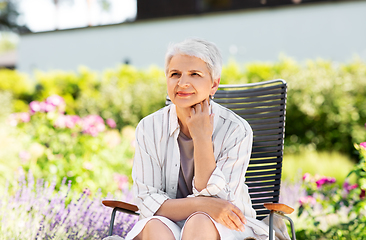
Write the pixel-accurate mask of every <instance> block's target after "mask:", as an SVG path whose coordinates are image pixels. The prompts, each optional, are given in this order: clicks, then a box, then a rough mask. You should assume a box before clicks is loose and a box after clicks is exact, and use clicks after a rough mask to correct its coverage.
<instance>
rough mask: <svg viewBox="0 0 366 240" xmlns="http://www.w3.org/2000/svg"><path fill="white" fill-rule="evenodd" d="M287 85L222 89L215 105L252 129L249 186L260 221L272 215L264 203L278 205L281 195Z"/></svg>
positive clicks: (267, 83) (276, 82)
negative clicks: (230, 112)
mask: <svg viewBox="0 0 366 240" xmlns="http://www.w3.org/2000/svg"><path fill="white" fill-rule="evenodd" d="M286 94H287V84H286V82H285V81H284V80H282V79H278V80H271V81H265V82H260V83H252V84H242V85H220V87H219V90H218V91H217V92H216V94H215V95H214V97H215V98H214V101H215V102H217V103H219V104H221V105H222V106H224V107H226V108H229V109H231V110H232V111H234V112H235V113H236V114H238V115H239V116H241V117H242V118H244V119H245V120H247V121H248V122H249V124H250V126H251V127H252V129H253V135H254V138H253V150H252V155H251V159H250V162H249V167H248V170H247V173H246V175H245V176H246V184H247V185H248V187H249V194H250V197H251V199H252V204H253V208H254V209H255V210H256V212H257V219H259V220H262V219H263V218H265V217H266V216H267V215H268V214H269V210H266V209H265V208H264V207H263V203H277V202H278V200H279V195H280V184H281V170H282V158H283V144H284V133H285V115H286Z"/></svg>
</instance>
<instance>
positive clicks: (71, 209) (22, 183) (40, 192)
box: [0, 170, 137, 240]
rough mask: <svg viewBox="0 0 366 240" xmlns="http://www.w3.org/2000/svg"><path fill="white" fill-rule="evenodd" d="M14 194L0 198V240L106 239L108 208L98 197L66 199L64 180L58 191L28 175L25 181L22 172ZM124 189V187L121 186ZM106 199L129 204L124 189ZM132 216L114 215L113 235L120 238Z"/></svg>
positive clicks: (67, 193) (129, 225) (6, 194)
mask: <svg viewBox="0 0 366 240" xmlns="http://www.w3.org/2000/svg"><path fill="white" fill-rule="evenodd" d="M21 172H22V174H21V178H20V179H19V181H18V185H17V188H18V189H17V191H16V193H15V194H14V195H11V194H10V193H9V192H8V191H5V192H4V194H2V195H0V239H17V240H22V239H24V240H28V239H78V240H79V239H102V238H104V237H106V236H107V234H108V228H109V221H110V216H111V209H110V208H107V207H104V206H102V204H101V201H102V194H101V193H100V192H99V193H97V194H94V197H90V196H88V192H87V191H84V192H83V193H81V194H80V195H77V194H75V195H73V196H70V188H71V183H70V182H69V183H67V184H66V179H64V181H63V182H62V183H61V186H60V190H56V189H55V185H56V182H55V181H52V182H50V183H49V182H45V181H43V180H42V179H39V180H37V181H35V180H34V178H33V175H32V173H29V174H28V181H26V180H25V177H26V176H25V173H24V171H22V170H21ZM125 187H126V186H125ZM107 198H109V199H113V198H115V199H117V198H118V199H121V200H123V201H127V202H129V201H131V200H132V196H131V193H130V191H129V189H128V188H124V189H122V194H121V193H119V194H117V195H116V196H113V195H110V194H109V195H108V196H107ZM136 219H137V218H136V217H135V216H132V215H128V214H124V213H118V214H116V220H115V227H114V231H113V234H116V235H119V236H122V237H124V236H125V234H126V232H128V231H129V230H130V229H131V228H132V227H133V225H134V223H135V221H136Z"/></svg>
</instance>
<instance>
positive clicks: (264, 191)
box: [103, 79, 296, 240]
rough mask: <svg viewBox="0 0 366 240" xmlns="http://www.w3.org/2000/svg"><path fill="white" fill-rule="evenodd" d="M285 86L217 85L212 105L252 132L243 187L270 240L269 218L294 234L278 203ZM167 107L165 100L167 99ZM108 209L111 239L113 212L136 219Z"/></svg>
mask: <svg viewBox="0 0 366 240" xmlns="http://www.w3.org/2000/svg"><path fill="white" fill-rule="evenodd" d="M286 94H287V84H286V82H285V81H284V80H282V79H278V80H271V81H264V82H259V83H249V84H241V85H220V86H219V90H218V91H217V92H216V94H215V95H214V101H215V102H217V103H219V104H221V105H222V106H224V107H227V108H229V109H231V110H232V111H234V112H235V113H236V114H238V115H239V116H241V117H243V118H244V119H245V120H247V121H248V122H249V124H250V126H251V127H252V129H253V135H254V138H253V149H252V154H251V158H250V163H249V167H248V170H247V172H246V175H245V177H246V180H245V182H246V184H247V186H248V187H249V194H250V197H251V200H252V205H253V208H254V209H255V210H256V213H257V219H258V220H262V219H263V218H265V217H266V216H268V214H269V227H270V231H269V234H270V236H269V239H270V240H273V238H274V236H273V231H272V230H273V216H274V214H276V215H278V216H279V217H281V218H284V219H286V220H288V221H289V222H290V226H291V233H292V239H293V240H295V239H296V237H295V230H294V224H293V222H292V220H291V219H290V218H289V217H287V216H285V215H284V214H290V213H292V212H293V209H292V208H290V207H288V206H286V205H285V204H281V203H278V201H279V195H280V184H281V169H282V159H283V143H284V132H285V114H286ZM167 104H169V99H167ZM103 204H104V205H105V206H107V207H112V208H113V212H112V218H111V223H110V229H109V235H112V231H113V224H114V218H115V214H116V211H120V212H125V213H129V214H136V215H138V208H137V206H135V205H132V204H128V203H124V202H121V201H114V200H104V201H103Z"/></svg>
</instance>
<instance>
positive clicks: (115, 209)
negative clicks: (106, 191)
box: [108, 208, 117, 236]
mask: <svg viewBox="0 0 366 240" xmlns="http://www.w3.org/2000/svg"><path fill="white" fill-rule="evenodd" d="M116 212H117V208H113V211H112V216H111V222H110V224H109V233H108V236H112V233H113V226H114V219H115V218H116Z"/></svg>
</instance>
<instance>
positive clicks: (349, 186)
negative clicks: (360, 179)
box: [343, 182, 358, 193]
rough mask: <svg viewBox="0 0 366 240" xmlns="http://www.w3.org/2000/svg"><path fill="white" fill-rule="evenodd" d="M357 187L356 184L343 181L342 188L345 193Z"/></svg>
mask: <svg viewBox="0 0 366 240" xmlns="http://www.w3.org/2000/svg"><path fill="white" fill-rule="evenodd" d="M357 187H358V184H357V183H355V184H352V185H351V184H349V182H344V183H343V188H344V189H345V190H346V191H347V193H349V192H350V191H351V190H352V189H355V188H357Z"/></svg>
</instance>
